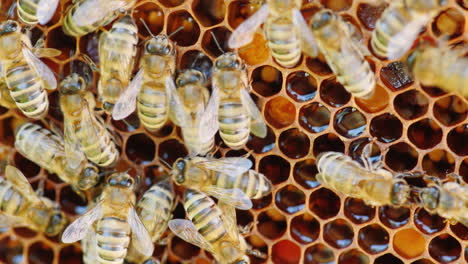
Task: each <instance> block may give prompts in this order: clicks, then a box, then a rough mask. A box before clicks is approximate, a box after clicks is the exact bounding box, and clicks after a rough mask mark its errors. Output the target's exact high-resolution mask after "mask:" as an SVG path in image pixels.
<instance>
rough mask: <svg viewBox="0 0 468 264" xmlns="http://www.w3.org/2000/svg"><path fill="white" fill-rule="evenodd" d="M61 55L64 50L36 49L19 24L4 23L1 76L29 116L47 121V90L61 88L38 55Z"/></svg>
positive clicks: (0, 41)
mask: <svg viewBox="0 0 468 264" xmlns="http://www.w3.org/2000/svg"><path fill="white" fill-rule="evenodd" d="M38 43H43V42H42V41H39V42H38ZM59 54H60V51H58V50H55V49H43V48H32V46H31V42H30V40H29V38H28V37H27V36H26V35H25V34H23V33H21V26H20V25H19V24H18V22H16V21H13V20H7V21H4V22H1V23H0V63H1V64H2V67H1V68H2V73H1V76H2V78H4V80H5V82H6V84H7V86H8V89H9V90H10V95H11V97H12V98H13V100H14V101H15V103H16V105H17V106H18V108H19V109H20V110H21V111H22V112H23V113H24V114H25V115H26V116H27V117H30V118H34V119H41V118H43V117H44V116H45V115H46V114H47V111H48V110H49V100H48V98H47V92H46V89H49V90H54V89H55V88H56V87H57V81H56V80H55V76H54V73H53V72H52V71H51V70H50V69H49V67H48V66H47V65H46V64H44V63H43V62H42V61H41V60H39V59H38V56H40V57H54V56H57V55H59Z"/></svg>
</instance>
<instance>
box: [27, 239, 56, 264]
mask: <svg viewBox="0 0 468 264" xmlns="http://www.w3.org/2000/svg"><path fill="white" fill-rule="evenodd" d="M53 259H54V251H53V250H52V248H50V247H49V245H47V244H45V243H42V242H36V243H34V244H32V245H31V246H30V247H29V254H28V263H30V264H43V263H52V261H53Z"/></svg>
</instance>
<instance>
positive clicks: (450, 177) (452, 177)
mask: <svg viewBox="0 0 468 264" xmlns="http://www.w3.org/2000/svg"><path fill="white" fill-rule="evenodd" d="M446 180H447V181H453V182H456V183H461V182H462V181H463V179H462V177H461V176H460V175H459V174H456V173H455V172H452V173H449V174H447V176H446Z"/></svg>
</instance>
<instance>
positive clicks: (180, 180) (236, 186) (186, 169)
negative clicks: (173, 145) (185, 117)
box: [171, 157, 273, 210]
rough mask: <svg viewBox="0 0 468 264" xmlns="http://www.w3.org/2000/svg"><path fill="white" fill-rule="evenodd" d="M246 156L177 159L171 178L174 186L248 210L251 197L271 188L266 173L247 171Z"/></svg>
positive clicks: (248, 168) (253, 197) (248, 163)
mask: <svg viewBox="0 0 468 264" xmlns="http://www.w3.org/2000/svg"><path fill="white" fill-rule="evenodd" d="M251 167H252V162H251V161H250V160H249V159H247V158H234V157H231V158H222V159H210V158H204V157H188V158H179V159H178V160H176V161H175V163H174V166H173V169H172V171H171V177H172V178H173V180H174V182H175V183H176V184H177V185H183V186H184V187H186V188H192V189H195V190H199V191H202V192H205V193H207V194H209V195H211V196H214V197H216V198H217V199H218V200H220V201H223V202H225V203H227V204H229V205H231V206H234V207H237V208H239V209H244V210H246V209H250V208H251V207H252V201H251V200H250V199H251V198H252V199H258V198H261V197H263V196H265V195H268V194H269V193H270V192H271V190H272V189H273V187H272V184H271V182H270V181H269V180H268V179H267V178H266V177H265V175H263V174H261V173H258V172H256V171H254V170H250V168H251Z"/></svg>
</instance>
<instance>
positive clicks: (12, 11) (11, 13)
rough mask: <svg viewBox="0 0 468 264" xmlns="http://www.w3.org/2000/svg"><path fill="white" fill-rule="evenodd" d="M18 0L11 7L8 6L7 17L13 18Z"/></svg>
mask: <svg viewBox="0 0 468 264" xmlns="http://www.w3.org/2000/svg"><path fill="white" fill-rule="evenodd" d="M16 2H17V1H14V2H13V4H11V6H10V8H8V13H7V14H8V16H7V18H12V17H13V14H14V11H15V8H16Z"/></svg>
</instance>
